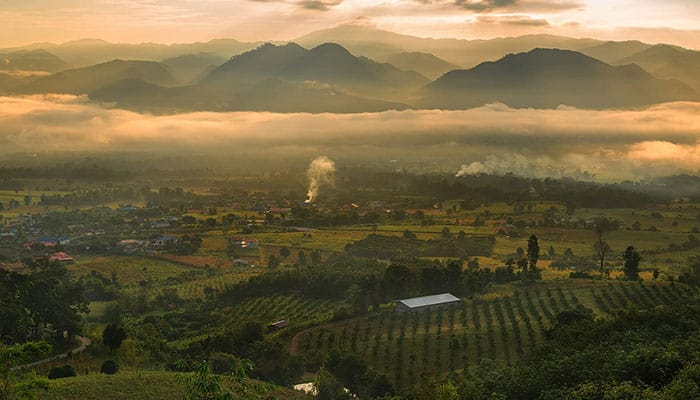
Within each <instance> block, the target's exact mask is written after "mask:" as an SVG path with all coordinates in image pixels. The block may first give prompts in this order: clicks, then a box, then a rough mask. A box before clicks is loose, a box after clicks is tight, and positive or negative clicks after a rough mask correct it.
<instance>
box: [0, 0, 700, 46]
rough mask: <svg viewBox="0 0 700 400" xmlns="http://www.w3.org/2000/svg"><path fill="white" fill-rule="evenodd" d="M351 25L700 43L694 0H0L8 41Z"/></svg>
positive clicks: (292, 33)
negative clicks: (348, 23)
mask: <svg viewBox="0 0 700 400" xmlns="http://www.w3.org/2000/svg"><path fill="white" fill-rule="evenodd" d="M352 21H354V22H361V23H364V24H369V25H373V26H376V27H378V28H380V29H387V30H391V31H395V32H398V33H403V34H410V35H417V36H423V37H455V38H463V39H475V38H492V37H502V36H514V35H523V34H533V33H548V34H557V35H565V36H573V37H596V38H599V39H607V40H626V39H637V40H642V41H647V42H651V43H658V42H665V43H673V44H677V45H681V46H685V47H691V48H700V3H698V2H697V1H695V0H668V1H656V0H506V1H495V0H428V1H419V0H263V1H246V0H236V1H222V0H201V1H191V0H151V1H144V0H127V1H114V0H86V1H77V0H32V1H0V46H3V47H8V46H16V45H22V44H27V43H30V42H63V41H69V40H76V39H82V38H100V39H104V40H108V41H113V42H130V43H142V42H161V43H173V42H191V41H207V40H210V39H214V38H223V37H230V38H235V39H238V40H246V41H259V40H280V41H288V40H292V39H294V38H296V37H298V36H301V35H304V34H306V33H309V32H311V31H314V30H318V29H324V28H329V27H332V26H335V25H338V24H341V23H347V22H352Z"/></svg>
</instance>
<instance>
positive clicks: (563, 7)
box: [454, 0, 583, 13]
mask: <svg viewBox="0 0 700 400" xmlns="http://www.w3.org/2000/svg"><path fill="white" fill-rule="evenodd" d="M454 4H455V5H456V6H458V7H460V8H462V9H465V10H468V11H472V12H477V13H483V12H494V11H511V12H512V11H518V12H537V13H556V12H563V11H570V10H576V9H580V8H582V7H583V4H582V3H580V2H578V1H572V0H454Z"/></svg>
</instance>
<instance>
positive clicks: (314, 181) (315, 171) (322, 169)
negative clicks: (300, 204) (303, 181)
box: [305, 156, 335, 203]
mask: <svg viewBox="0 0 700 400" xmlns="http://www.w3.org/2000/svg"><path fill="white" fill-rule="evenodd" d="M306 176H307V177H308V178H309V190H308V191H307V192H306V201H305V203H313V202H314V200H316V198H317V197H318V191H319V190H320V189H321V186H323V185H333V183H334V181H335V163H334V162H333V160H331V159H329V158H328V157H326V156H321V157H317V158H316V159H314V160H313V161H311V164H309V169H308V171H306Z"/></svg>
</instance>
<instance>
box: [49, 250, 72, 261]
mask: <svg viewBox="0 0 700 400" xmlns="http://www.w3.org/2000/svg"><path fill="white" fill-rule="evenodd" d="M49 261H51V262H58V263H60V264H72V263H74V262H75V260H74V259H73V257H71V256H70V255H68V254H67V253H64V252H62V251H59V252H58V253H53V254H52V255H50V256H49Z"/></svg>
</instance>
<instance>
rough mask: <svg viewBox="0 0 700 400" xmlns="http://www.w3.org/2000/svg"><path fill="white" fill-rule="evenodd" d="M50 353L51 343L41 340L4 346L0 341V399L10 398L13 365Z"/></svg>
mask: <svg viewBox="0 0 700 400" xmlns="http://www.w3.org/2000/svg"><path fill="white" fill-rule="evenodd" d="M49 353H51V345H49V344H48V343H46V342H44V341H41V342H27V343H23V344H15V345H10V346H6V345H4V344H2V343H1V342H0V400H9V399H10V398H12V397H13V396H12V392H13V390H12V389H13V382H14V380H15V374H16V371H15V370H14V368H15V367H18V366H20V365H22V364H25V363H27V362H30V361H32V360H34V359H37V358H41V357H44V356H46V355H47V354H49Z"/></svg>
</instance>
